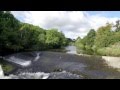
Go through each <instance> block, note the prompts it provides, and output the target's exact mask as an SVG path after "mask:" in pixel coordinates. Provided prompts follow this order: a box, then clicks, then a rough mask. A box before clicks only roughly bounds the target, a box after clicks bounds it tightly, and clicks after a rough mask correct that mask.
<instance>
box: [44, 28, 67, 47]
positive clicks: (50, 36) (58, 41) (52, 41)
mask: <svg viewBox="0 0 120 90" xmlns="http://www.w3.org/2000/svg"><path fill="white" fill-rule="evenodd" d="M46 44H47V45H48V47H49V48H61V47H62V46H64V45H65V44H66V39H65V36H64V34H63V33H62V32H58V30H56V29H51V30H47V31H46Z"/></svg>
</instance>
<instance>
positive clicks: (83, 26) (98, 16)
mask: <svg viewBox="0 0 120 90" xmlns="http://www.w3.org/2000/svg"><path fill="white" fill-rule="evenodd" d="M12 14H13V15H14V16H15V17H16V18H17V19H19V20H20V21H22V22H25V23H30V24H34V25H38V26H40V27H42V28H45V29H51V28H57V29H58V30H59V31H62V32H63V33H64V34H65V36H66V37H69V38H73V39H75V38H77V37H78V36H80V37H84V36H85V35H86V34H87V33H88V32H89V30H90V29H91V28H93V29H95V30H97V28H99V27H100V26H103V25H105V24H106V23H107V22H110V23H115V21H116V20H118V19H120V11H69V12H68V11H12Z"/></svg>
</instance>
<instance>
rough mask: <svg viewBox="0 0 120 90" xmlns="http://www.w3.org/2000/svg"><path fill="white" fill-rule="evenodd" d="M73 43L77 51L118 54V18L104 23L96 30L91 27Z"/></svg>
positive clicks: (119, 39) (92, 53) (119, 53)
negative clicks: (112, 21) (114, 21)
mask: <svg viewBox="0 0 120 90" xmlns="http://www.w3.org/2000/svg"><path fill="white" fill-rule="evenodd" d="M75 45H76V47H77V52H78V53H84V54H91V55H107V56H120V20H118V21H116V24H115V25H114V24H112V23H106V25H104V26H101V27H99V28H98V29H97V30H94V29H91V30H90V31H89V32H88V34H87V35H86V36H85V37H84V38H80V37H78V38H77V39H76V42H75Z"/></svg>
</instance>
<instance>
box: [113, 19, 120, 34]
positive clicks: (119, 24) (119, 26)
mask: <svg viewBox="0 0 120 90" xmlns="http://www.w3.org/2000/svg"><path fill="white" fill-rule="evenodd" d="M114 27H116V29H115V31H116V32H118V31H120V20H117V21H116V25H114Z"/></svg>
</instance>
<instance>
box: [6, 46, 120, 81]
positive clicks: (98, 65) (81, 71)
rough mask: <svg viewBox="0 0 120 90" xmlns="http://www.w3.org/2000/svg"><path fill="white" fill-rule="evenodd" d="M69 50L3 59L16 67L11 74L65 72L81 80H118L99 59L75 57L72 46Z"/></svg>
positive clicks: (119, 74)
mask: <svg viewBox="0 0 120 90" xmlns="http://www.w3.org/2000/svg"><path fill="white" fill-rule="evenodd" d="M70 48H72V51H69V52H68V53H62V52H50V51H41V52H23V53H17V54H13V55H9V56H6V57H5V59H6V60H7V61H9V62H10V63H13V64H14V65H15V66H16V67H18V69H17V70H16V71H14V72H12V74H18V73H21V72H45V73H51V72H60V71H67V72H70V73H72V74H76V75H81V76H82V78H83V79H114V78H120V73H119V72H118V71H117V70H116V69H113V68H111V67H109V66H107V64H106V63H105V62H104V60H102V59H101V57H95V56H93V57H92V56H91V57H84V56H78V55H75V53H76V52H75V48H74V47H73V46H71V47H67V50H68V49H70ZM72 53H73V54H72ZM38 55H39V56H38ZM11 57H12V58H11ZM13 59H14V60H13ZM15 60H16V61H15ZM26 62H28V63H27V64H26V65H25V64H24V63H26ZM29 62H30V63H29ZM64 78H66V77H64Z"/></svg>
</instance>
